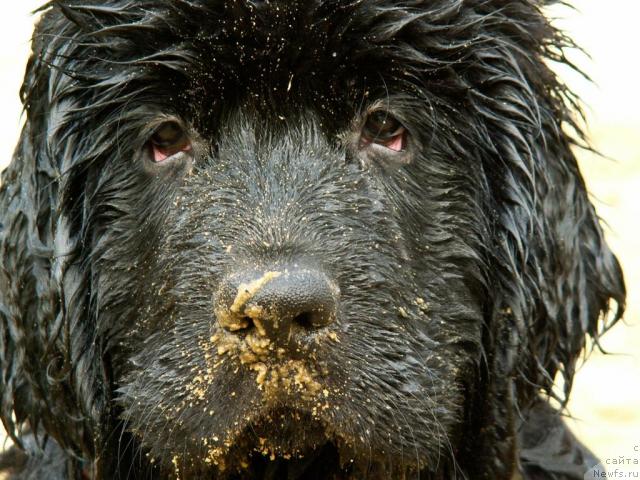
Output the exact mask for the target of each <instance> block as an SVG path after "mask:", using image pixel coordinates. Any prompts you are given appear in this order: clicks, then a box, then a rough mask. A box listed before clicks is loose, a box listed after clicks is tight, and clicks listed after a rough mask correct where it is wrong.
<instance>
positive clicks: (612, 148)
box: [0, 0, 640, 472]
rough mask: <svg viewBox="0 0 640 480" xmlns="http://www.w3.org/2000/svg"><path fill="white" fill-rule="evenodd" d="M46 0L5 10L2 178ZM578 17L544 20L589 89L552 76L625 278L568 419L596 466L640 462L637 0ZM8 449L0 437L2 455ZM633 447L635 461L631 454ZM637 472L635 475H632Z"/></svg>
mask: <svg viewBox="0 0 640 480" xmlns="http://www.w3.org/2000/svg"><path fill="white" fill-rule="evenodd" d="M42 3H43V1H42V0H20V1H11V2H4V3H3V7H2V11H3V12H4V13H3V14H2V17H3V18H2V28H0V106H1V108H2V110H1V111H0V168H1V167H3V166H4V165H6V163H8V161H9V160H10V158H11V154H12V151H13V148H14V145H15V143H16V139H17V137H18V132H19V130H20V126H21V124H22V119H21V105H20V102H19V99H18V89H19V86H20V83H21V79H22V75H23V72H24V67H25V63H26V60H27V56H28V53H29V38H30V35H31V30H32V27H33V21H34V17H33V16H31V15H30V13H29V12H31V11H32V10H34V9H35V8H37V7H38V6H39V5H41V4H42ZM571 3H573V5H574V7H575V9H576V10H572V9H569V8H567V7H553V8H551V9H549V14H550V15H551V16H552V17H553V18H555V19H556V20H555V22H556V24H557V25H559V26H561V27H562V28H563V29H564V30H566V31H567V32H568V33H569V34H570V35H571V36H572V37H573V38H574V39H575V40H576V41H577V42H578V44H579V45H581V46H582V47H583V48H584V49H585V50H586V51H587V52H588V53H589V54H590V56H591V59H589V58H588V57H586V56H585V55H584V54H581V53H580V52H578V51H574V52H572V54H571V59H572V60H573V61H575V62H576V63H577V64H578V65H579V66H580V67H581V68H582V69H583V70H584V71H585V72H587V73H588V74H589V75H590V76H591V78H592V79H593V80H594V83H590V82H588V81H586V80H585V79H584V78H582V77H580V76H579V75H577V74H575V72H572V71H570V70H568V69H564V68H557V70H558V72H559V74H560V75H561V76H562V77H563V78H564V79H565V81H566V82H567V83H568V84H569V85H570V86H571V87H572V88H573V89H574V90H575V91H577V92H578V93H579V94H580V95H581V97H582V99H583V101H584V103H585V105H586V108H587V110H586V111H587V115H588V125H589V128H588V131H589V135H590V138H591V140H592V142H593V144H594V146H595V147H596V148H597V149H598V150H599V151H600V152H602V153H604V154H605V155H606V158H605V157H602V156H596V155H593V154H590V153H588V152H582V151H580V152H578V156H579V158H580V162H581V166H582V169H583V172H584V175H585V178H586V181H587V185H588V187H589V190H590V192H591V194H592V197H593V200H594V202H595V204H596V207H597V209H598V212H599V214H600V216H601V217H602V218H603V219H604V221H605V222H606V224H607V225H606V231H607V236H608V239H609V242H610V245H611V246H612V248H613V250H614V251H615V252H616V253H617V254H618V256H619V258H620V260H621V262H622V265H623V267H624V269H625V273H626V281H627V288H628V291H629V297H628V310H627V315H626V318H625V322H624V324H619V325H618V326H616V327H615V328H614V329H613V330H611V331H610V332H609V333H608V334H607V335H605V337H604V338H603V340H602V346H603V348H604V349H605V350H606V351H608V352H609V354H607V355H604V354H602V353H600V352H598V351H596V352H594V353H593V354H591V355H590V358H589V361H588V362H587V363H586V364H585V365H584V366H583V367H582V368H581V369H580V371H579V372H578V375H577V377H576V380H575V384H574V390H573V395H572V400H571V403H570V405H569V413H570V414H571V416H572V419H571V421H570V422H571V426H572V428H573V430H574V431H575V432H576V434H577V435H578V437H579V438H581V439H582V440H583V441H584V442H585V443H586V444H587V445H588V446H589V447H590V448H591V449H592V450H593V451H594V452H595V453H596V454H597V455H598V456H599V457H600V458H602V459H607V458H609V459H611V458H619V457H620V456H625V457H630V458H640V452H638V450H640V93H639V91H640V88H639V87H640V86H639V82H638V78H639V74H640V53H638V50H640V48H639V47H640V40H638V38H639V37H638V28H639V27H638V18H640V1H638V0H611V1H603V0H573V1H572V2H571ZM3 445H5V443H4V439H3V432H2V430H1V428H0V449H2V446H3ZM634 447H635V450H636V451H635V452H634ZM637 471H640V467H637V466H636V470H634V472H637Z"/></svg>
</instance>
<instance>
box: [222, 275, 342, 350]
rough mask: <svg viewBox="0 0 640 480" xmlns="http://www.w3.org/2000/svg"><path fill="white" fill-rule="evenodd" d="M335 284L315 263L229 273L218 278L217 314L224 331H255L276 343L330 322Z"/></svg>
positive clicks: (335, 304)
mask: <svg viewBox="0 0 640 480" xmlns="http://www.w3.org/2000/svg"><path fill="white" fill-rule="evenodd" d="M338 297H339V293H338V287H337V286H336V284H335V283H334V282H332V281H331V280H330V279H329V277H328V276H327V275H326V274H324V273H323V272H321V271H319V270H314V269H298V268H295V269H274V270H270V271H265V272H261V273H256V272H251V273H239V274H234V275H230V276H229V277H227V278H226V279H225V280H223V281H222V282H221V284H220V287H219V290H218V294H217V299H216V312H215V313H216V317H217V320H218V322H219V324H220V325H221V326H222V328H224V329H225V330H227V331H229V332H237V333H242V332H247V331H248V330H252V329H256V330H257V333H258V334H260V335H262V336H265V337H267V338H269V339H270V340H273V341H277V342H279V343H283V342H285V343H286V342H287V341H289V340H291V338H292V336H293V335H296V336H299V335H308V334H310V333H312V332H313V331H314V330H317V329H319V328H322V327H325V326H327V325H330V324H331V323H333V322H334V321H335V319H336V316H337V310H338Z"/></svg>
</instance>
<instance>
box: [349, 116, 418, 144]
mask: <svg viewBox="0 0 640 480" xmlns="http://www.w3.org/2000/svg"><path fill="white" fill-rule="evenodd" d="M371 144H377V145H382V146H383V147H386V148H388V149H389V150H392V151H394V152H402V151H404V149H405V148H406V144H407V130H406V128H404V126H403V125H402V124H401V123H400V122H399V121H398V120H397V119H396V118H394V117H393V116H392V115H391V114H389V113H388V112H385V111H382V110H379V111H376V112H372V113H370V114H369V115H368V116H367V119H366V121H365V123H364V125H363V127H362V132H361V134H360V148H365V147H368V146H369V145H371Z"/></svg>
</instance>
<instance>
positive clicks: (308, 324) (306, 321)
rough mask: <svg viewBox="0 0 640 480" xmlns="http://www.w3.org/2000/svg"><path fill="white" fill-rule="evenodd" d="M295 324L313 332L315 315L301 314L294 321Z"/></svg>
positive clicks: (309, 313)
mask: <svg viewBox="0 0 640 480" xmlns="http://www.w3.org/2000/svg"><path fill="white" fill-rule="evenodd" d="M293 323H294V324H295V325H298V326H300V327H302V328H304V329H306V330H311V329H312V328H313V326H314V321H313V314H312V313H311V312H304V313H301V314H299V315H297V316H296V317H295V318H294V319H293Z"/></svg>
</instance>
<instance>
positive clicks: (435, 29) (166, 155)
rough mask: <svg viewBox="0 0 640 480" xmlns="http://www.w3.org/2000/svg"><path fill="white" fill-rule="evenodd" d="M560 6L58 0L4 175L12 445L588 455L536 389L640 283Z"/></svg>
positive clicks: (526, 457) (373, 469)
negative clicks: (611, 204)
mask: <svg viewBox="0 0 640 480" xmlns="http://www.w3.org/2000/svg"><path fill="white" fill-rule="evenodd" d="M545 3H547V2H542V1H539V2H538V1H534V0H513V1H503V0H464V1H463V0H433V1H428V2H423V1H418V0H415V1H402V2H401V1H392V0H326V1H322V0H308V1H307V0H297V1H296V0H270V1H267V0H264V1H258V0H229V1H223V0H144V1H139V2H138V1H135V2H133V1H130V0H104V1H94V0H54V1H52V2H50V3H49V4H47V6H46V7H44V10H45V12H44V13H43V16H42V19H41V20H40V22H39V24H38V27H37V29H36V34H35V37H34V44H33V56H32V58H31V61H30V63H29V66H28V69H27V74H26V80H25V83H24V87H23V90H22V98H23V101H24V105H25V108H26V112H27V123H26V126H25V128H24V131H23V133H22V138H21V141H20V144H19V146H18V149H17V151H16V154H15V156H14V158H13V162H12V163H11V165H10V166H9V168H8V169H7V170H6V171H5V172H4V175H3V178H2V190H1V192H0V255H1V257H0V258H1V262H2V263H1V268H0V317H1V320H2V322H1V326H0V328H1V329H0V363H1V381H0V388H1V400H2V404H1V414H2V420H3V422H4V425H5V426H6V428H7V430H8V431H9V433H10V435H11V436H12V438H13V440H14V441H15V442H16V443H17V444H18V445H19V446H20V447H22V449H19V448H16V449H15V450H12V451H10V452H9V453H8V454H6V455H5V457H4V459H3V460H2V464H3V465H4V468H5V469H9V470H11V471H12V472H13V475H14V476H15V478H48V479H51V478H54V479H62V478H65V479H66V478H104V479H113V478H141V479H145V478H152V479H166V478H182V479H191V478H218V479H223V478H239V479H253V478H285V479H296V478H302V479H361V478H372V479H374V478H375V479H391V478H403V479H405V478H422V479H450V478H466V479H504V480H510V479H517V478H532V479H533V478H535V479H551V478H553V479H568V478H576V479H578V478H582V475H583V474H584V472H585V471H586V469H587V468H588V467H590V466H591V465H589V463H590V462H592V463H596V461H595V459H593V458H591V457H590V456H589V454H588V452H587V451H586V450H585V449H584V448H583V447H582V446H581V445H580V444H579V443H578V442H577V441H576V440H575V439H574V438H573V437H572V436H571V435H570V433H569V432H568V431H567V430H566V428H565V427H564V424H563V422H562V420H561V418H560V417H559V416H558V414H557V413H556V411H555V410H554V409H553V408H552V407H551V406H550V405H549V403H548V402H549V401H550V400H551V399H552V397H555V398H556V399H557V400H559V401H560V402H561V404H562V402H564V401H566V398H567V396H568V394H569V391H570V387H571V380H572V377H573V373H574V366H575V363H576V361H577V358H578V357H579V355H580V353H581V351H582V350H583V348H584V346H585V341H586V337H587V336H591V337H593V338H595V339H597V338H598V336H599V335H600V334H601V333H602V332H603V331H604V330H606V328H607V327H608V326H610V325H611V324H612V323H613V322H615V321H616V320H617V319H618V318H619V317H620V316H621V314H622V311H623V307H624V295H625V294H624V285H623V281H622V277H621V271H620V268H619V266H618V263H617V261H616V259H615V257H614V256H613V255H612V254H611V252H610V251H609V249H608V247H607V246H606V244H605V242H604V240H603V235H602V231H601V228H600V226H599V223H598V219H597V217H596V214H595V213H594V210H593V207H592V205H591V204H590V202H589V199H588V196H587V193H586V191H585V186H584V183H583V180H582V178H581V175H580V173H579V171H578V166H577V164H576V160H575V158H574V156H573V154H572V152H571V147H572V145H573V144H574V143H576V142H582V137H581V134H580V133H579V129H578V127H577V126H576V123H574V120H573V119H574V117H573V115H574V113H575V112H576V109H577V106H576V102H575V99H574V97H573V96H572V95H571V93H570V92H569V91H568V90H567V89H566V88H565V87H564V86H563V85H562V84H561V83H560V82H559V80H558V79H557V78H556V77H555V75H554V74H553V72H552V71H551V70H550V68H549V67H548V65H547V62H549V61H563V59H564V56H563V53H562V49H563V48H564V47H567V46H569V45H570V42H569V41H568V39H566V38H565V37H564V36H563V35H562V34H561V33H559V32H558V31H556V30H555V29H554V28H553V27H552V26H550V25H549V23H548V22H547V20H546V19H545V17H544V15H543V13H542V12H541V10H540V8H541V7H542V5H543V4H545ZM566 132H578V133H574V134H573V136H572V135H570V134H569V133H566ZM612 302H615V306H613V305H610V304H611V303H612ZM610 307H612V308H610ZM610 310H612V312H611V314H610V315H608V312H609V311H610ZM558 374H559V375H560V376H561V377H562V378H563V379H564V385H565V389H564V392H563V394H557V395H554V393H553V390H552V384H553V381H554V378H555V377H556V376H557V375H558ZM23 452H25V453H23Z"/></svg>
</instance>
